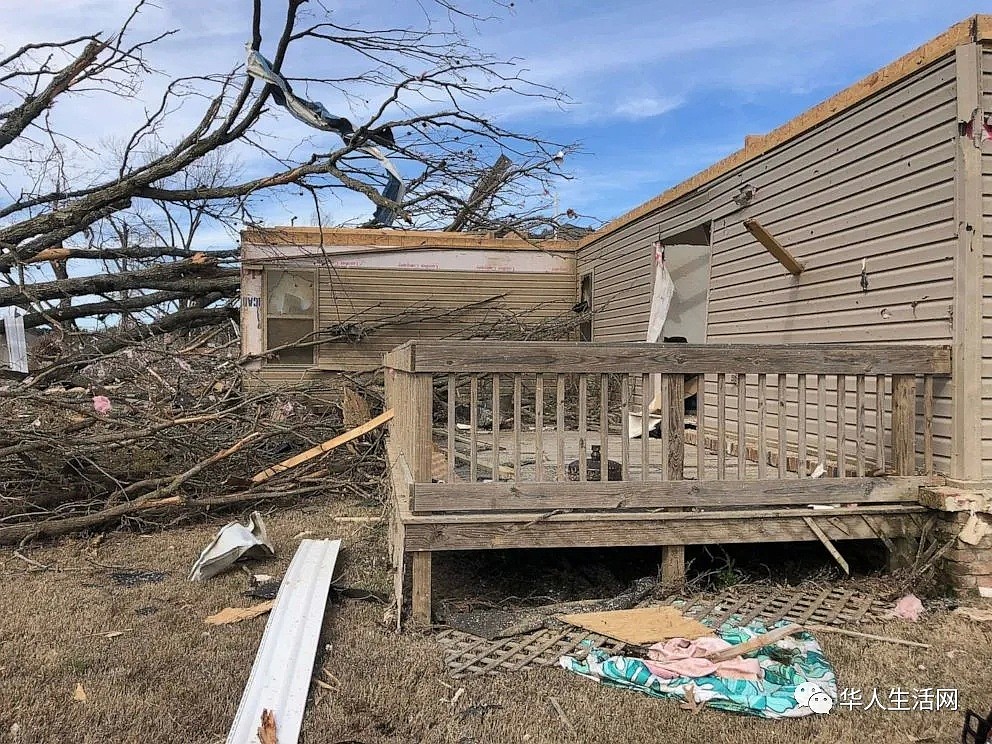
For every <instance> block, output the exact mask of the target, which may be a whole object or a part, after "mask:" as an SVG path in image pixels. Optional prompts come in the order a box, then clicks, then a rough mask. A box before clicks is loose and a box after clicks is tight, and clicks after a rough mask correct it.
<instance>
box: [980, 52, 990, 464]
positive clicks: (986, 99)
mask: <svg viewBox="0 0 992 744" xmlns="http://www.w3.org/2000/svg"><path fill="white" fill-rule="evenodd" d="M981 64H982V77H981V85H982V90H981V93H982V108H983V109H984V112H985V115H986V116H988V115H989V114H990V113H992V47H989V46H983V47H982V56H981ZM982 244H983V255H982V263H983V266H984V271H983V272H982V273H983V281H982V288H983V292H982V399H983V406H982V477H983V478H984V479H985V480H990V479H992V149H990V144H989V143H987V142H986V143H985V144H984V147H983V148H982Z"/></svg>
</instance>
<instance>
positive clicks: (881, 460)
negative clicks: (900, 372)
mask: <svg viewBox="0 0 992 744" xmlns="http://www.w3.org/2000/svg"><path fill="white" fill-rule="evenodd" d="M875 470H876V471H877V472H878V474H879V475H885V375H875Z"/></svg>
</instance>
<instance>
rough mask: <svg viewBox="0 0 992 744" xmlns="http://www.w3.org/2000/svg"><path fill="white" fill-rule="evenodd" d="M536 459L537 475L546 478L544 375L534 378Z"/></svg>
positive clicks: (538, 477)
mask: <svg viewBox="0 0 992 744" xmlns="http://www.w3.org/2000/svg"><path fill="white" fill-rule="evenodd" d="M534 459H535V460H536V461H537V462H536V464H535V477H536V479H537V480H538V481H543V480H544V375H542V374H540V373H538V374H537V376H536V379H535V380H534Z"/></svg>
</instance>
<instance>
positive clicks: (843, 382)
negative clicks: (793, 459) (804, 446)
mask: <svg viewBox="0 0 992 744" xmlns="http://www.w3.org/2000/svg"><path fill="white" fill-rule="evenodd" d="M836 442H837V475H839V476H840V477H842V478H843V477H846V476H847V376H846V375H837V438H836Z"/></svg>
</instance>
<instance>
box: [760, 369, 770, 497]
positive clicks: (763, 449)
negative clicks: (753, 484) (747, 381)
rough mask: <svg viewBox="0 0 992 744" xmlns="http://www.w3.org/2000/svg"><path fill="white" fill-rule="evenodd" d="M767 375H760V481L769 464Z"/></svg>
mask: <svg viewBox="0 0 992 744" xmlns="http://www.w3.org/2000/svg"><path fill="white" fill-rule="evenodd" d="M765 388H766V384H765V373H764V372H761V373H759V374H758V480H762V479H764V477H765V466H766V465H767V464H768V443H767V436H766V434H767V430H766V428H765V427H766V425H767V421H766V420H765V419H766V410H765V409H766V408H767V390H766V389H765Z"/></svg>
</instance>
